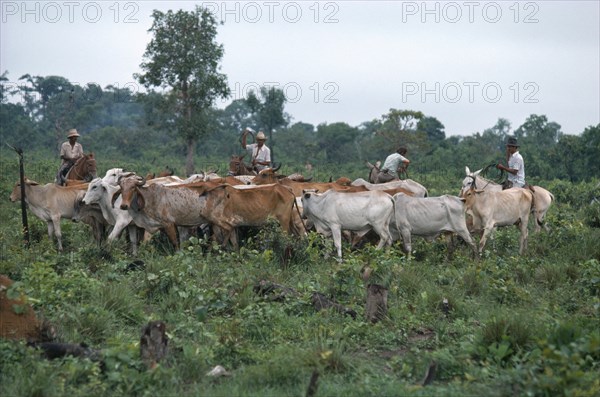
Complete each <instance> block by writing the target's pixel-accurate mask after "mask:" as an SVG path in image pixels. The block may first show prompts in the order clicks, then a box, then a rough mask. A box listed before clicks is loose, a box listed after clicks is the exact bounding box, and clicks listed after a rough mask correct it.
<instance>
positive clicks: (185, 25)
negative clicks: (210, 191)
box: [136, 6, 230, 174]
mask: <svg viewBox="0 0 600 397" xmlns="http://www.w3.org/2000/svg"><path fill="white" fill-rule="evenodd" d="M152 18H153V19H154V22H153V24H152V27H151V28H150V30H149V31H150V32H151V33H152V34H153V38H152V40H151V41H150V43H148V46H147V47H146V52H145V53H144V61H143V62H142V64H141V65H140V67H141V68H142V70H143V71H144V73H142V74H138V75H136V77H137V79H138V80H139V82H140V83H141V84H143V85H144V86H146V87H161V88H164V89H167V90H168V93H167V96H168V100H167V101H165V103H164V104H165V105H166V106H162V107H160V109H164V110H165V111H168V112H169V113H170V114H171V116H172V118H173V120H174V126H173V127H174V128H175V130H176V131H177V135H178V136H179V137H180V138H181V139H183V140H184V142H185V143H186V147H187V156H186V172H187V173H188V174H191V173H193V172H194V153H195V147H196V143H197V142H198V139H199V138H201V137H202V136H205V135H207V134H208V133H209V131H210V128H211V126H212V125H211V122H212V120H211V115H212V112H211V108H212V106H213V104H214V102H215V100H216V99H217V98H221V97H228V96H229V92H230V91H229V87H228V85H227V76H226V75H225V74H223V73H221V72H219V69H220V67H219V63H220V61H221V58H222V57H223V53H224V49H223V46H222V45H220V44H218V43H217V42H216V35H217V22H216V21H215V19H214V17H213V15H212V14H211V13H210V12H209V11H208V10H206V9H204V8H202V7H199V6H196V8H195V10H194V11H191V12H187V11H183V10H179V11H177V12H173V11H171V10H169V11H167V12H162V11H158V10H154V12H153V13H152Z"/></svg>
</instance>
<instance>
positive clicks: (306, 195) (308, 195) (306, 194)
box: [304, 192, 310, 200]
mask: <svg viewBox="0 0 600 397" xmlns="http://www.w3.org/2000/svg"><path fill="white" fill-rule="evenodd" d="M304 198H305V199H307V200H308V199H309V198H310V193H307V192H304Z"/></svg>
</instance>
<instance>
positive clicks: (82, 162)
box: [65, 153, 96, 185]
mask: <svg viewBox="0 0 600 397" xmlns="http://www.w3.org/2000/svg"><path fill="white" fill-rule="evenodd" d="M94 178H96V159H95V158H94V153H89V154H84V155H83V156H82V157H80V158H79V159H78V160H77V161H76V162H75V165H73V167H71V169H70V170H69V172H68V173H67V176H66V177H65V180H66V181H67V184H68V185H69V184H73V182H75V181H81V182H91V180H92V179H94Z"/></svg>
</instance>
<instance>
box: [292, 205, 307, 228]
mask: <svg viewBox="0 0 600 397" xmlns="http://www.w3.org/2000/svg"><path fill="white" fill-rule="evenodd" d="M294 207H296V212H297V213H298V217H299V218H300V222H302V226H303V227H304V231H305V232H306V233H307V234H308V228H307V227H306V223H304V219H302V214H301V213H300V208H298V203H297V202H296V197H294V201H293V203H292V211H294ZM291 222H292V226H294V229H295V224H294V221H293V220H291ZM298 234H300V233H298Z"/></svg>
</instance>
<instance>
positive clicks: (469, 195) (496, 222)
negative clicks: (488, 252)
mask: <svg viewBox="0 0 600 397" xmlns="http://www.w3.org/2000/svg"><path fill="white" fill-rule="evenodd" d="M461 200H462V201H464V202H465V207H466V212H467V214H468V215H471V216H472V217H473V228H474V230H475V231H478V230H481V229H483V235H482V236H481V240H480V241H479V253H480V254H481V253H483V248H484V247H485V243H486V241H487V239H488V237H489V238H492V237H493V232H494V230H495V229H496V227H497V226H510V225H516V226H517V227H518V228H519V230H520V231H521V238H520V240H519V254H520V255H521V254H523V252H524V251H525V249H526V248H527V222H528V221H529V212H530V211H531V207H532V204H533V194H532V193H531V192H530V191H529V190H526V189H521V188H512V189H507V190H502V191H499V192H494V191H484V190H475V188H473V187H471V189H469V190H467V191H466V193H464V194H463V197H462V198H461Z"/></svg>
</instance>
